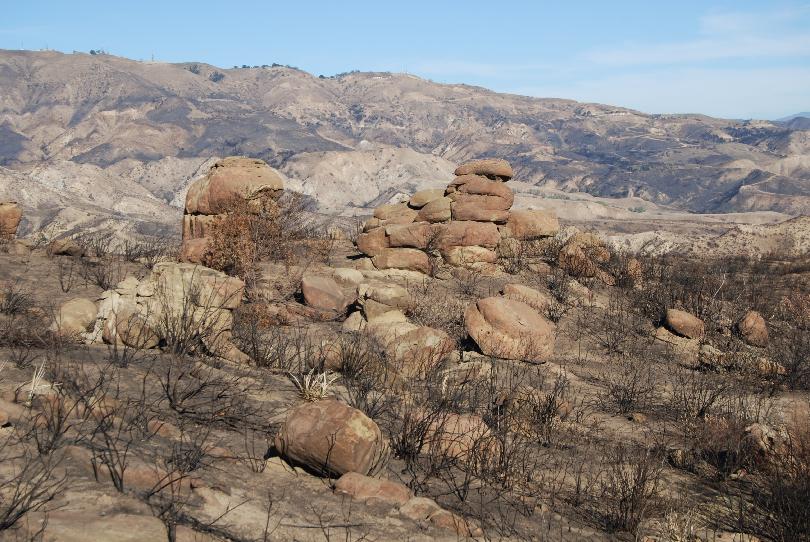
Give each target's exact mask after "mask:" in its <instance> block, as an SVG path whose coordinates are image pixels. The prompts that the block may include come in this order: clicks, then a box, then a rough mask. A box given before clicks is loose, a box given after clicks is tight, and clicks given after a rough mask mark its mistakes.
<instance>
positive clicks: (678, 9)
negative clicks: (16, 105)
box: [0, 0, 810, 118]
mask: <svg viewBox="0 0 810 542" xmlns="http://www.w3.org/2000/svg"><path fill="white" fill-rule="evenodd" d="M0 48H4V49H20V48H24V49H43V48H50V49H56V50H60V51H66V52H70V51H73V50H80V51H88V50H90V49H104V50H106V51H108V52H109V53H111V54H115V55H120V56H126V57H130V58H134V59H143V60H148V59H150V58H151V57H152V56H153V55H154V58H155V60H161V61H169V62H176V61H203V62H208V63H211V64H215V65H217V66H221V67H226V68H227V67H231V66H233V65H235V64H238V65H242V64H249V65H256V64H272V63H274V62H278V63H280V64H290V65H293V66H297V67H300V68H302V69H305V70H307V71H309V72H312V73H314V74H315V75H320V74H324V75H331V74H334V73H339V72H344V71H349V70H354V69H357V70H363V71H366V70H379V71H394V72H402V71H407V72H409V73H413V74H416V75H420V76H423V77H426V78H428V79H432V80H434V81H439V82H454V83H456V82H461V83H470V84H476V85H481V86H485V87H488V88H491V89H493V90H497V91H501V92H513V93H519V94H526V95H531V96H543V97H561V98H573V99H577V100H583V101H594V102H600V103H607V104H613V105H621V106H626V107H633V108H636V109H640V110H642V111H646V112H652V113H684V112H690V113H706V114H709V115H714V116H722V117H731V118H752V117H753V118H778V117H782V116H785V115H788V114H792V113H797V112H800V111H808V110H810V2H808V1H807V0H804V1H767V0H761V1H748V0H734V1H731V0H728V1H709V0H702V1H700V0H644V1H631V0H627V1H625V0H592V1H584V0H583V1H577V0H567V1H554V2H552V1H530V0H526V1H523V2H518V1H512V0H499V1H493V0H489V1H486V2H479V1H476V0H468V1H454V0H447V1H441V0H432V1H422V0H410V1H407V0H405V1H385V0H375V1H352V0H343V1H341V0H332V1H317V2H316V1H310V2H307V1H304V0H298V1H289V0H288V1H284V2H275V1H269V0H267V1H258V0H255V1H237V0H231V1H207V0H196V1H193V2H192V1H172V0H163V1H153V0H139V1H116V0H105V1H96V0H86V1H68V0H61V1H59V0H0ZM0 90H2V89H0Z"/></svg>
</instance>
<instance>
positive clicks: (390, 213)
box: [374, 203, 419, 224]
mask: <svg viewBox="0 0 810 542" xmlns="http://www.w3.org/2000/svg"><path fill="white" fill-rule="evenodd" d="M418 214H419V213H418V211H415V210H414V209H411V208H410V207H408V204H407V203H389V204H385V205H380V206H379V207H377V208H376V209H374V218H377V219H379V220H381V221H384V222H385V223H389V224H408V223H410V222H413V221H414V220H416V216H417V215H418Z"/></svg>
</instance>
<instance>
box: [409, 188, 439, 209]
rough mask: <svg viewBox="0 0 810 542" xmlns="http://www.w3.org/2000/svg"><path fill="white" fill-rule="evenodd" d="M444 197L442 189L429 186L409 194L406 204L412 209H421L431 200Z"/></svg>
mask: <svg viewBox="0 0 810 542" xmlns="http://www.w3.org/2000/svg"><path fill="white" fill-rule="evenodd" d="M441 197H444V189H442V188H429V189H427V190H420V191H419V192H417V193H415V194H414V195H413V196H411V199H410V201H409V202H408V205H410V206H411V207H413V208H414V209H421V208H422V207H424V206H425V205H427V204H428V203H430V202H431V201H433V200H437V199H439V198H441Z"/></svg>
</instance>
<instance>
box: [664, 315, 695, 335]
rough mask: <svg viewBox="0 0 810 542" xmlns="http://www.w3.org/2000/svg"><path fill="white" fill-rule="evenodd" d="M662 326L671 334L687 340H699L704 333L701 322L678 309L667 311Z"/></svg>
mask: <svg viewBox="0 0 810 542" xmlns="http://www.w3.org/2000/svg"><path fill="white" fill-rule="evenodd" d="M664 325H666V327H667V328H668V329H669V330H670V331H672V332H673V333H676V334H678V335H680V336H681V337H686V338H687V339H701V338H703V335H704V333H705V327H704V325H703V320H701V319H700V318H698V317H697V316H694V315H692V314H689V313H688V312H686V311H682V310H678V309H667V313H666V317H665V318H664Z"/></svg>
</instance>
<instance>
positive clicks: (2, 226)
mask: <svg viewBox="0 0 810 542" xmlns="http://www.w3.org/2000/svg"><path fill="white" fill-rule="evenodd" d="M20 220H22V207H20V206H19V205H18V204H17V202H15V201H3V202H0V239H8V238H12V237H15V236H16V235H17V227H19V225H20Z"/></svg>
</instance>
